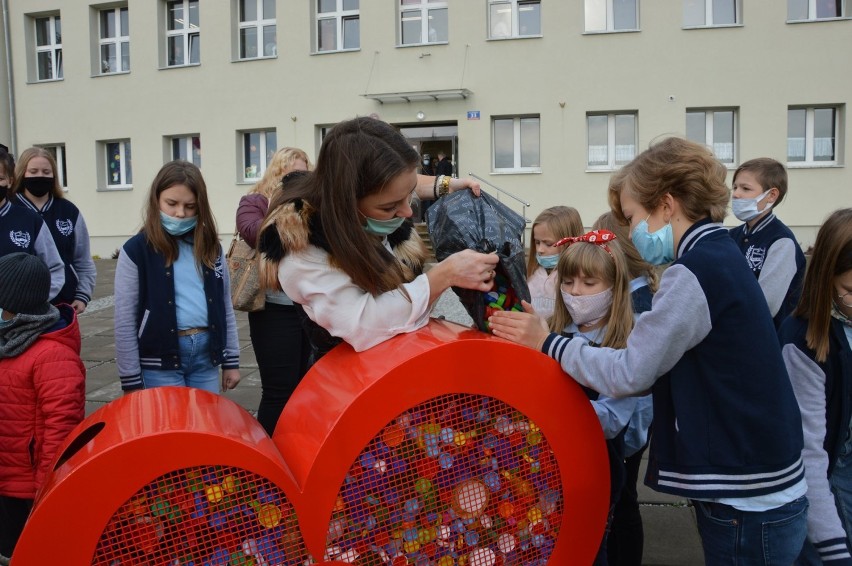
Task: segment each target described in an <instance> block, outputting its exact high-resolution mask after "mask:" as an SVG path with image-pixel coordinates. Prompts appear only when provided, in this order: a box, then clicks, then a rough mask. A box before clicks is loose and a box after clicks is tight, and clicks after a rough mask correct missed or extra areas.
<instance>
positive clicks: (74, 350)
mask: <svg viewBox="0 0 852 566" xmlns="http://www.w3.org/2000/svg"><path fill="white" fill-rule="evenodd" d="M58 308H59V309H60V314H61V316H62V317H63V318H64V319H65V320H66V321H67V322H68V323H69V324H68V326H66V327H65V328H61V329H59V330H56V331H54V332H48V333H45V334H42V335H41V337H40V338H39V339H38V340H36V341H35V342H34V343H33V344H32V345H31V346H30V347H29V348H27V350H26V351H25V352H24V353H23V354H20V355H19V356H16V357H14V358H2V359H0V495H5V496H9V497H17V498H20V499H33V498H34V497H35V494H36V490H37V489H38V488H40V487H41V485H42V483H43V482H44V477H45V475H46V474H47V472H48V471H49V468H50V464H51V462H52V460H53V459H54V457H55V456H56V451H57V450H58V448H59V445H60V443H62V441H63V440H65V437H66V436H67V435H68V433H69V432H71V429H73V428H74V427H75V426H77V424H78V423H80V421H82V420H83V416H84V414H85V404H86V368H85V367H84V366H83V362H81V361H80V326H79V325H78V324H77V318H76V316H75V315H74V309H72V308H71V307H69V306H67V305H61V306H60V307H58Z"/></svg>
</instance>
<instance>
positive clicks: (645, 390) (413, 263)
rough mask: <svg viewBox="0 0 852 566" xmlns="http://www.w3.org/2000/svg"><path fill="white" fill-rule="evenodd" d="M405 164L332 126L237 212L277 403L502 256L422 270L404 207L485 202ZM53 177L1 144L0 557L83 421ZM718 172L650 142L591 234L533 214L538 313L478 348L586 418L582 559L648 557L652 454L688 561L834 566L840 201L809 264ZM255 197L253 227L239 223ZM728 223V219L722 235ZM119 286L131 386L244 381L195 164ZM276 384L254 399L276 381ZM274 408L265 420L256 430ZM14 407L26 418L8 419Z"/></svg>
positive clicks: (161, 206) (851, 442)
mask: <svg viewBox="0 0 852 566" xmlns="http://www.w3.org/2000/svg"><path fill="white" fill-rule="evenodd" d="M367 141H369V143H367ZM285 150H286V151H285ZM285 150H282V151H281V152H280V153H281V155H280V156H281V159H280V161H281V164H282V165H281V171H280V172H278V173H277V176H279V177H280V176H282V175H283V174H284V173H287V172H289V171H291V170H297V169H301V170H307V169H309V168H310V163H309V161H308V158H307V155H306V154H305V153H304V152H302V151H301V150H296V149H293V148H285ZM370 152H373V153H370ZM417 163H418V155H417V153H416V152H415V151H413V150H411V146H410V145H409V144H408V143H407V142H406V141H405V140H404V138H402V136H401V135H399V134H398V133H397V132H396V131H395V130H394V129H393V128H390V127H387V126H386V125H385V124H384V123H383V122H380V121H378V120H374V119H372V118H359V119H355V120H350V121H347V122H343V123H341V124H340V125H338V126H337V127H335V128H334V129H333V130H332V131H331V132H330V133H329V135H328V136H327V138H326V140H325V142H324V143H323V146H322V149H321V151H320V155H319V159H318V161H317V165H316V170H315V171H314V172H312V173H308V174H303V175H298V176H292V178H291V179H289V181H287V185H286V187H283V186H282V184H281V179H278V178H273V177H275V175H271V176H270V178H269V179H266V178H264V181H265V182H266V181H268V182H267V184H268V185H269V190H266V191H265V192H261V184H258V187H259V188H258V190H257V195H254V196H253V195H249V196H248V197H245V198H244V199H243V202H241V211H242V217H240V216H238V221H239V220H240V218H243V220H244V222H243V223H242V224H241V225H240V231H241V233H242V234H243V236H244V238H245V239H246V240H247V241H250V243H251V245H252V246H256V247H257V248H258V250H259V251H260V252H262V253H263V258H264V261H263V262H262V270H261V273H262V277H263V279H264V281H265V283H266V285H267V287H268V288H269V289H270V292H269V293H268V294H267V305H266V306H267V311H268V312H266V313H265V314H261V315H256V316H255V317H254V318H255V320H254V323H253V325H252V341H253V343H254V342H258V341H262V339H263V338H265V337H263V336H260V334H263V333H264V332H266V330H264V332H261V327H262V328H263V329H266V328H267V327H268V326H269V325H272V326H275V325H280V324H281V323H282V321H283V319H280V316H279V314H280V313H278V311H279V310H282V309H278V308H277V307H276V306H275V305H284V306H285V307H287V306H289V309H288V308H285V309H284V310H286V311H287V315H288V318H287V320H288V321H290V322H291V323H294V324H295V321H296V320H297V318H299V317H300V318H301V319H302V321H301V322H302V323H305V324H307V328H308V332H307V333H304V332H303V331H302V329H301V328H300V327H299V325H295V326H294V324H290V323H288V324H289V326H288V327H287V328H288V329H289V330H287V332H289V334H288V335H290V334H292V335H293V336H296V335H298V336H299V337H300V339H302V340H304V341H305V344H304V345H303V346H300V347H298V348H296V349H295V350H292V349H291V350H292V352H291V353H292V355H293V356H297V357H298V358H299V360H298V363H296V365H294V366H293V367H294V372H293V375H292V377H291V378H288V381H287V383H288V384H289V385H287V387H286V389H287V394H286V395H284V397H283V401H284V402H286V397H288V396H289V393H290V392H292V389H293V387H294V386H295V383H297V382H298V379H300V377H301V375H302V374H304V371H305V370H306V367H307V364H308V363H309V361H308V352H309V350H308V345H310V352H311V353H312V356H313V359H312V360H311V362H312V361H315V359H316V358H317V357H318V356H319V355H322V353H324V352H325V351H327V350H328V348H330V347H332V346H333V345H334V344H336V343H337V342H339V341H340V339H343V340H346V341H347V342H349V343H350V344H352V345H353V346H354V347H355V348H356V349H363V348H368V347H371V346H372V345H374V344H376V343H377V341H383V340H385V339H388V338H390V337H392V336H393V335H395V334H398V333H399V332H405V331H408V330H411V329H415V328H419V327H420V326H422V325H423V324H425V322H426V321H427V320H428V316H429V312H430V309H431V305H432V304H433V303H434V301H435V299H436V298H437V297H438V296H439V295H440V294H441V293H442V292H443V291H444V290H445V289H447V288H449V287H450V286H460V287H467V288H471V289H478V290H486V289H487V288H488V287H489V286H490V285H491V284H492V282H493V278H494V273H495V272H494V269H495V265H494V263H495V261H496V258H495V257H494V256H493V255H489V254H478V253H475V252H472V251H470V250H467V251H463V252H460V253H459V254H457V255H456V256H451V257H450V258H448V259H447V260H445V261H444V262H441V263H440V264H438V265H437V266H435V267H433V268H432V269H431V270H429V271H428V272H427V273H423V272H422V267H423V258H424V254H423V249H422V246H418V245H417V243H418V241H419V240H418V237H417V235H416V232H415V231H414V230H413V228H412V227H411V225H410V222H408V221H407V220H408V217H409V216H410V215H411V207H410V202H409V201H410V199H411V196H412V193H416V194H418V195H419V196H421V197H422V198H429V197H435V198H438V197H440V196H442V195H444V194H446V193H448V192H451V191H453V190H462V189H465V188H469V189H472V190H474V191H475V192H478V190H479V187H478V185H477V184H476V183H474V182H472V181H470V180H459V179H451V178H449V177H444V178H434V177H424V176H423V175H419V176H418V175H416V166H417ZM347 167H348V168H349V169H351V170H349V169H347ZM56 170H57V169H56V162H55V160H54V158H53V156H52V155H51V154H50V153H49V152H47V151H45V150H43V149H39V148H30V149H27V150H25V151H24V152H22V153H21V155H20V158H19V160H18V164H17V166H16V165H15V162H14V160H13V157H12V156H11V155H10V154H9V153H8V152H6V151H3V150H2V149H0V233H2V234H10V237H9V238H5V237H4V238H2V239H0V387H3V388H4V390H13V391H21V392H22V394H21V395H19V396H17V397H15V398H10V399H4V402H3V403H2V404H0V427H2V428H3V429H4V431H5V430H8V431H11V432H10V433H8V434H7V433H5V432H4V434H3V435H2V436H1V437H0V441H2V442H3V443H4V444H3V445H2V446H0V524H2V527H0V563H4V561H7V560H8V559H7V558H6V557H8V556H11V553H12V550H13V549H14V545H15V541H16V540H17V537H18V536H19V535H20V532H21V529H22V528H23V525H24V523H25V521H26V517H27V514H28V513H29V510H30V508H31V506H32V501H33V498H34V496H35V493H36V490H37V489H38V488H39V487H40V484H41V482H42V481H43V479H44V473H45V470H46V469H47V467H48V466H49V464H50V461H51V460H52V459H53V458H54V457H55V455H56V454H55V452H56V448H57V446H58V445H59V444H60V443H61V441H62V439H63V438H64V435H67V433H68V432H69V431H70V430H71V428H73V426H74V425H75V424H76V423H78V422H80V421H81V420H82V418H83V407H84V403H85V399H84V389H85V369H84V367H83V364H82V363H81V362H80V356H79V354H80V332H79V327H78V323H77V319H76V316H77V315H78V314H81V313H83V312H84V311H85V309H86V306H87V304H88V302H89V300H90V299H91V297H92V291H93V288H94V282H95V276H96V273H95V266H94V262H93V261H92V258H91V254H90V252H89V236H88V230H87V227H86V223H85V221H84V219H83V216H82V215H81V214H80V211H79V209H77V207H76V206H74V204H73V203H71V202H70V201H69V200H67V199H66V198H64V193H63V190H62V188H61V186H60V184H59V182H58V178H57V175H56ZM726 176H727V170H726V169H725V167H724V166H723V165H722V164H721V163H719V162H718V161H717V160H716V159H715V157H714V156H713V155H712V153H711V152H710V151H709V150H708V149H707V148H706V147H704V146H701V145H698V144H694V143H692V142H688V141H686V140H683V139H680V138H675V137H673V138H666V139H663V140H661V141H659V142H657V143H655V144H653V145H652V146H650V148H649V149H648V150H646V151H644V152H643V153H641V154H640V155H638V156H637V157H636V158H635V159H634V160H633V161H631V162H630V163H628V164H627V165H625V166H624V167H623V168H622V169H621V170H619V171H618V172H616V173H615V174H614V175H613V176H612V178H611V180H610V184H609V191H608V195H609V196H608V198H609V204H610V208H611V211H610V212H607V213H605V214H603V215H602V216H601V217H599V218H598V219H597V220H596V221H595V223H594V224H593V226H592V230H591V231H588V232H587V231H586V230H585V228H584V224H583V222H582V220H581V218H580V215H579V213H578V211H577V210H576V209H574V208H571V207H568V206H554V207H550V208H547V209H545V210H544V211H542V212H541V214H539V215H538V217H536V219H535V221H534V222H533V224H532V230H531V238H532V243H531V245H530V250H529V258H528V265H527V278H528V279H527V281H528V285H529V289H530V294H531V302H530V303H525V304H524V309H525V312H496V313H494V314H493V316H491V318H490V319H489V323H490V327H491V329H492V331H493V333H494V334H495V335H497V336H499V337H502V338H505V339H508V340H512V341H515V342H518V343H521V344H524V345H527V346H529V347H531V348H535V349H537V350H539V351H541V352H543V353H544V354H546V355H548V356H551V357H552V358H554V359H555V360H556V361H557V362H559V363H560V364H561V366H562V368H563V369H564V371H565V372H566V376H567V377H569V378H571V379H574V380H576V381H577V382H578V383H579V384H580V385H581V386H582V388H583V389H584V391H585V392H586V393H587V395H588V397H589V400H590V403H591V405H592V407H593V409H594V410H595V412H596V414H597V415H598V418H599V421H600V424H601V428H602V431H603V435H604V437H605V439H606V443H607V449H608V453H609V458H610V460H609V461H610V478H611V485H610V488H611V490H610V514H609V519H608V521H607V528H606V530H605V536H604V538H603V540H602V541H601V542H600V546H599V551H598V556H597V558H596V561H595V564H603V565H605V564H612V565H614V566H621V565H639V564H641V562H642V553H643V527H642V518H641V515H640V513H639V505H638V498H637V488H636V484H637V481H638V474H639V467H640V463H641V460H642V457H643V454H644V452H645V451H646V449H647V450H649V453H650V458H649V460H648V471H647V474H646V476H645V483H646V484H648V485H649V486H650V487H652V488H653V489H656V490H658V491H662V492H667V493H671V494H676V495H680V496H684V497H687V498H689V499H690V500H691V502H692V504H693V506H694V507H695V513H696V518H697V523H698V531H699V535H700V536H701V540H702V545H703V549H704V555H705V561H706V563H707V564H723V563H725V564H770V563H773V564H774V563H778V564H793V563H795V564H799V565H816V564H821V563H831V564H838V565H842V564H852V554H850V549H852V537H851V536H850V534H852V432H850V431H852V348H850V345H852V209H850V208H845V209H840V210H837V211H835V212H834V213H833V214H832V215H831V216H830V217H829V218H828V219H827V220H826V221H825V223H824V224H823V225H822V227H821V228H820V230H819V233H818V235H817V238H816V242H815V244H814V246H813V250H812V254H811V260H810V264H809V266H808V267H807V270H806V262H805V256H804V254H803V253H802V250H801V247H800V246H799V245H798V243H797V242H796V239H795V237H794V235H793V233H792V231H791V230H790V229H789V228H787V226H785V225H784V224H783V223H782V222H781V220H780V219H779V218H778V217H777V216H776V215H775V214H774V210H775V209H777V207H778V205H779V204H780V203H781V201H782V200H783V199H784V197H785V196H786V193H787V175H786V171H785V169H784V167H783V165H781V164H780V163H778V162H777V161H775V160H773V159H769V158H759V159H753V160H750V161H746V162H745V163H743V164H742V165H740V166H739V167H738V168H737V169H736V171H735V172H734V174H733V178H732V190H729V189H728V187H727V186H726V184H725V180H726ZM359 179H372V180H373V183H372V184H371V186H362V185H361V184H359V182H357V180H359ZM285 189H286V190H285ZM255 196H257V197H258V198H255ZM261 200H262V201H263V202H261ZM255 201H257V203H255ZM249 205H252V206H259V205H262V206H260V208H263V210H262V211H261V212H259V213H258V214H254V215H252V217H251V218H248V216H246V214H245V213H246V211H247V209H248V208H247V207H248V206H249ZM728 207H730V208H731V209H732V211H733V213H734V215H735V216H736V218H737V219H739V220H740V221H741V222H742V224H741V225H739V226H737V227H735V228H733V229H731V230H730V231H728V230H726V229H724V228H723V227H722V224H721V223H722V221H723V220H724V218H725V215H726V211H727V209H728ZM243 209H246V210H243ZM267 209H268V211H267ZM249 220H250V222H249ZM331 224H333V225H334V226H335V230H322V227H323V226H328V225H331ZM16 235H18V236H17V237H16ZM744 259H745V261H744ZM377 274H378V275H377ZM115 290H116V291H115V339H116V359H117V365H118V371H119V376H120V381H121V387H122V389H123V390H124V391H125V392H129V391H132V390H136V389H142V388H150V387H157V386H163V385H184V386H190V387H198V388H201V389H206V390H208V391H211V392H219V391H221V390H226V389H230V388H233V387H235V386H236V385H237V384H238V383H239V381H240V371H239V346H238V340H237V331H236V320H235V316H234V310H233V307H232V304H231V301H230V280H229V273H228V269H227V267H226V263H225V258H224V252H223V249H222V246H221V244H220V242H219V238H218V230H217V226H216V221H215V219H214V217H213V213H212V210H211V207H210V203H209V200H208V196H207V189H206V185H205V182H204V179H203V177H202V175H201V172H200V171H199V170H198V168H197V167H196V166H194V165H192V164H190V163H187V162H183V161H175V162H170V163H167V164H166V165H164V166H163V167H162V168H161V170H160V171H159V173H158V174H157V175H156V177H155V178H154V181H153V182H152V184H151V187H150V191H149V194H148V198H147V204H146V207H145V210H144V220H143V225H142V229H141V230H140V232H139V233H138V234H136V235H135V236H133V237H132V238H130V239H129V240H128V241H127V242H126V243H125V244H124V246H123V247H122V249H121V252H120V254H119V258H118V262H117V265H116V275H115ZM282 290H283V292H282ZM285 293H286V294H285ZM270 297H271V300H270ZM279 298H283V299H286V301H287V302H284V303H281V302H276V301H278V300H279ZM355 304H360V305H366V307H364V308H360V307H359V308H360V309H361V310H360V311H359V312H357V313H356V312H354V311H352V310H351V309H350V308H349V307H348V306H347V305H355ZM290 310H293V312H292V313H290ZM297 314H298V317H297V316H296V315H297ZM273 315H274V316H273ZM291 315H292V316H291ZM273 318H274V320H273ZM261 319H263V320H261ZM291 319H292V320H291ZM261 322H263V324H261ZM285 322H286V321H285ZM255 327H257V328H258V330H257V332H255ZM365 329H366V330H365ZM294 333H295V334H294ZM779 336H780V340H779ZM265 343H266V344H267V349H268V350H269V352H270V353H273V352H274V351H275V349H274V344H271V343H269V341H268V340H267V342H265ZM297 350H298V351H297ZM288 351H289V350H288ZM278 357H279V358H280V356H278ZM273 358H275V356H273ZM273 358H270V361H269V364H270V367H273V366H274V367H278V366H279V365H280V363H279V362H281V360H279V359H277V358H275V359H273ZM258 359H259V360H260V356H259V357H258ZM285 361H286V360H285ZM285 365H286V363H285ZM261 369H262V370H263V367H262V368H261ZM267 373H269V372H268V371H267ZM272 378H273V376H267V377H266V378H264V379H265V380H266V382H265V383H264V391H265V393H264V394H265V395H266V390H267V389H269V394H270V395H272V392H273V390H274V389H275V388H277V387H279V384H277V383H275V382H274V380H273V379H272ZM268 401H269V402H270V403H272V398H271V397H270V398H269V399H268ZM272 404H275V403H272ZM279 405H280V406H279ZM281 407H283V403H277V404H275V407H272V406H271V405H270V411H271V412H270V414H269V418H268V419H266V421H267V422H264V427H265V428H266V430H267V431H268V432H269V433H270V434H271V433H272V431H273V430H274V427H275V422H276V421H277V416H278V414H280V409H281ZM22 408H23V409H24V410H25V411H26V414H28V415H29V414H32V415H35V419H34V420H33V419H26V420H22V419H20V415H21V414H22V413H21V409H22ZM259 418H260V415H259ZM30 439H34V444H33V445H30V444H28V443H29V442H30ZM32 446H34V447H35V452H34V451H33V449H32Z"/></svg>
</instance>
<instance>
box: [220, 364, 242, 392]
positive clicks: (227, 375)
mask: <svg viewBox="0 0 852 566" xmlns="http://www.w3.org/2000/svg"><path fill="white" fill-rule="evenodd" d="M239 382H240V370H238V369H223V370H222V391H227V390H228V389H233V388H234V387H236V386H237V384H238V383H239Z"/></svg>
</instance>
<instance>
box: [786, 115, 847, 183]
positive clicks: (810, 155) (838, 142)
mask: <svg viewBox="0 0 852 566" xmlns="http://www.w3.org/2000/svg"><path fill="white" fill-rule="evenodd" d="M829 109H830V110H833V111H834V159H832V160H824V161H817V160H815V159H814V145H815V140H816V138H815V136H814V111H815V110H829ZM791 110H805V158H804V160H802V161H790V140H791V139H792V138H791V137H790V126H789V119H790V111H791ZM844 110H845V106H844V105H843V104H811V105H799V104H792V105H790V106H788V107H787V120H788V122H787V124H788V125H787V157H786V159H787V161H786V166H787V168H788V169H818V168H823V167H842V166H843V161H842V158H843V145H844V144H843V138H844V132H843V112H844Z"/></svg>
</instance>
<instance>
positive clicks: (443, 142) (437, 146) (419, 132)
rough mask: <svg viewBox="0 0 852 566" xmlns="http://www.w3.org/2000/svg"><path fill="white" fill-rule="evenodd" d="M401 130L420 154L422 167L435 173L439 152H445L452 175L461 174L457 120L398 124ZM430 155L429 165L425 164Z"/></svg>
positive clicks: (430, 173) (426, 171)
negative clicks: (425, 159) (425, 158)
mask: <svg viewBox="0 0 852 566" xmlns="http://www.w3.org/2000/svg"><path fill="white" fill-rule="evenodd" d="M397 127H398V128H399V131H400V132H401V133H402V135H404V136H405V137H406V139H408V141H410V142H411V145H412V146H414V149H416V150H417V152H418V153H419V154H420V165H421V167H420V169H418V170H419V171H420V170H422V171H423V172H425V173H427V174H429V175H433V174H434V173H435V166H436V165H437V163H438V154H441V153H442V154H444V155H445V156H446V158H447V159H448V160H449V162H450V164H451V166H452V175H453V176H455V177H458V176H459V168H458V163H459V156H458V139H459V138H458V133H459V128H458V124H457V123H456V122H436V123H427V124H413V125H412V124H398V125H397ZM426 155H428V156H429V165H428V166H424V165H423V158H424V157H425V156H426Z"/></svg>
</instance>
